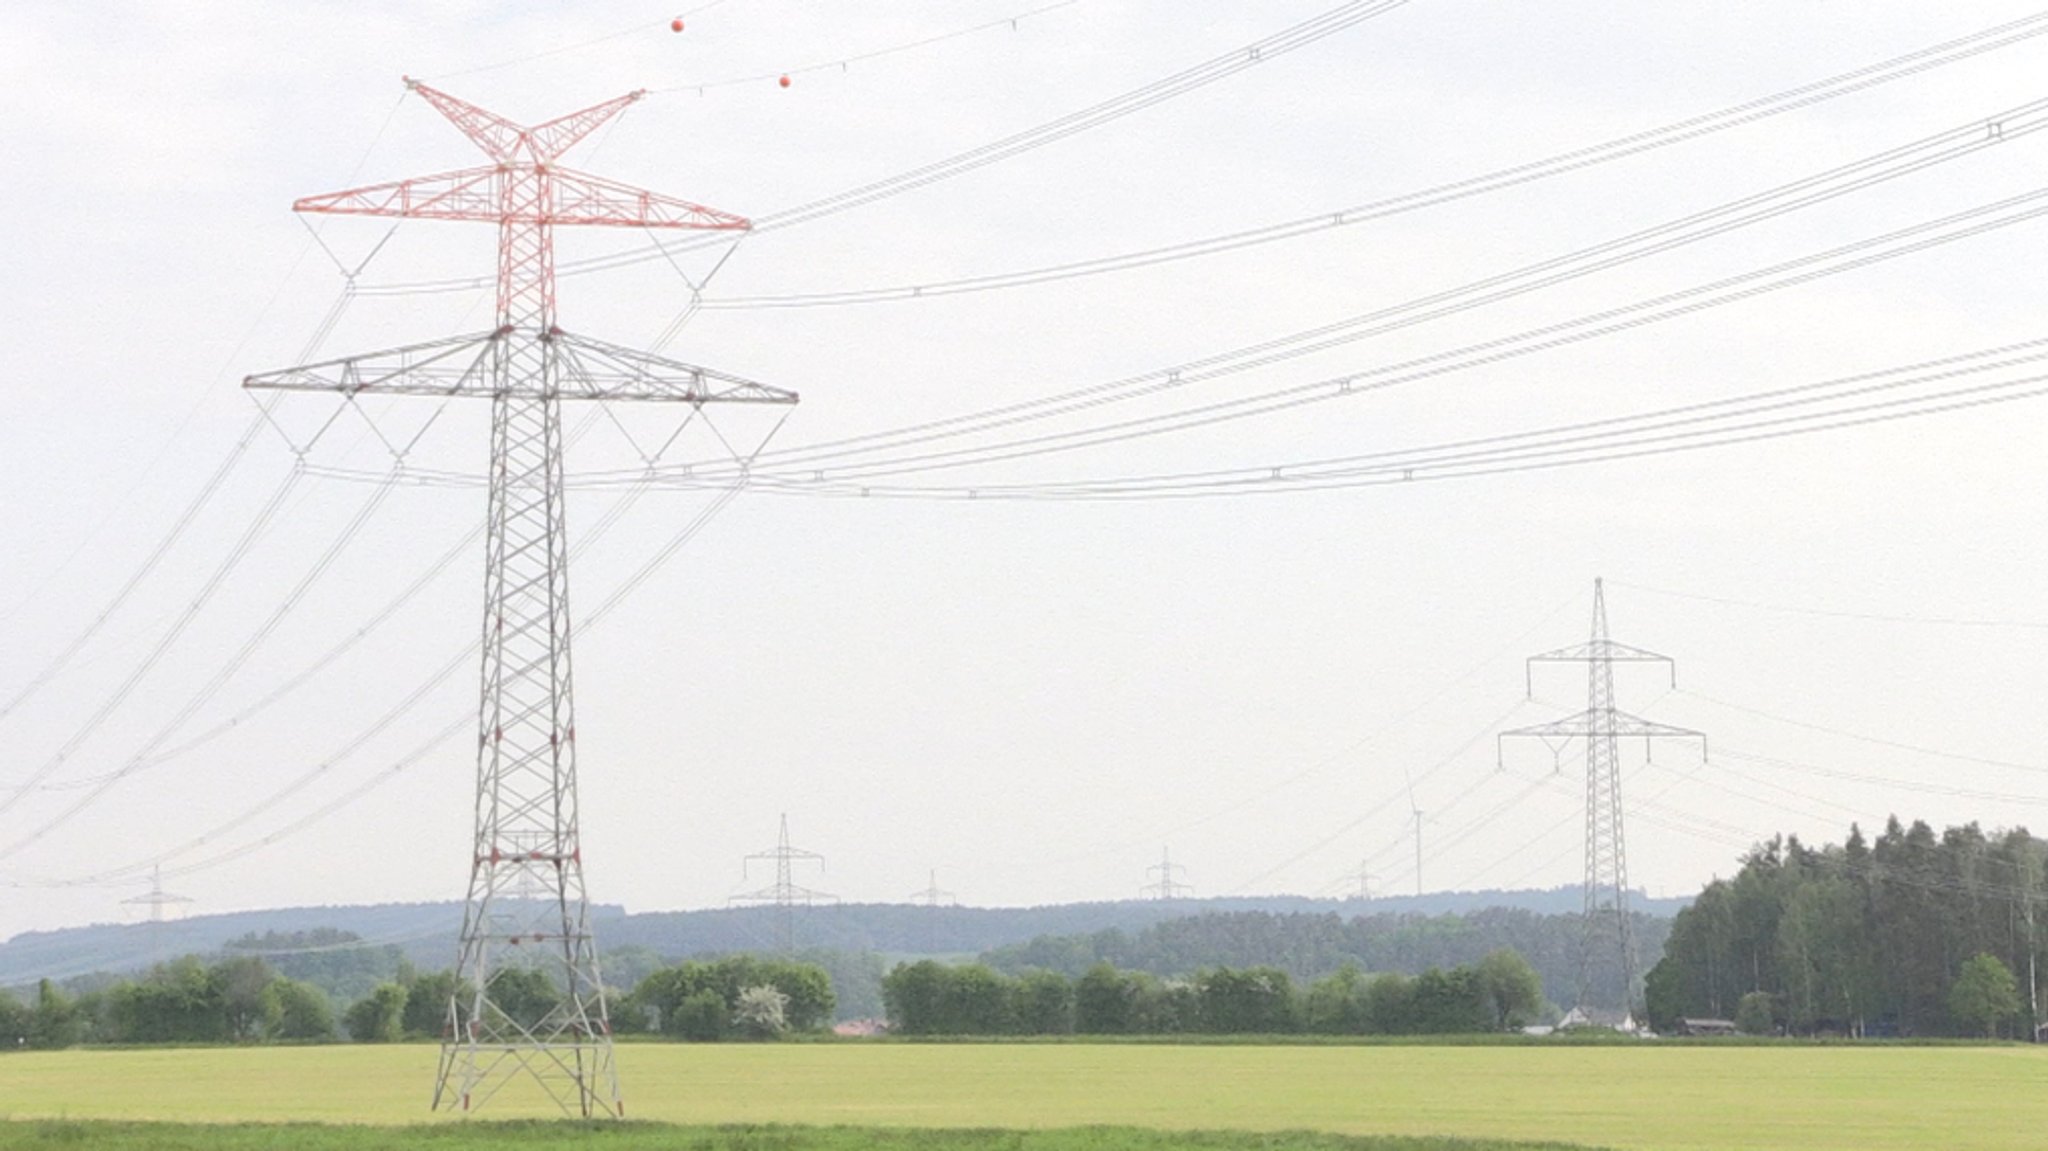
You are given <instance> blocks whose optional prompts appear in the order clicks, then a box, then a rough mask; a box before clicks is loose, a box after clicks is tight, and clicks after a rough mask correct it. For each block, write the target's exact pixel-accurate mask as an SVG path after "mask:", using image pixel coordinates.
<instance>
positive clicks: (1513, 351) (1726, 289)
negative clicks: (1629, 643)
mask: <svg viewBox="0 0 2048 1151" xmlns="http://www.w3.org/2000/svg"><path fill="white" fill-rule="evenodd" d="M2042 215H2048V189H2035V190H2033V191H2029V192H2026V193H2022V194H2020V195H2017V196H2010V197H2005V198H2002V199H2000V200H1996V201H1992V202H1990V203H1986V204H1981V205H1978V206H1977V207H1974V208H1969V209H1965V210H1963V211H1960V212H1955V213H1951V214H1949V215H1946V216H1942V217H1940V218H1937V219H1934V220H1928V221H1924V222H1922V223H1919V224H1914V225H1911V226H1909V227H1906V228H1901V229H1896V230H1894V231H1891V232H1887V233H1883V234H1881V235H1877V236H1871V237H1867V238H1865V239H1862V240H1858V241H1854V242H1852V243H1849V244H1845V245H1839V246H1837V247H1834V248H1830V249H1826V250H1824V251H1820V252H1814V253H1809V254H1808V255H1805V256H1800V257H1797V258H1794V259H1791V260H1785V261H1781V262H1778V263H1775V264H1772V265H1768V266H1766V267H1763V268H1758V269H1753V270H1751V271H1748V272H1743V273H1740V274H1737V275H1734V276H1728V277H1723V278H1721V279H1717V280H1713V281H1709V282H1706V283H1702V284H1697V285H1694V286H1692V287H1690V288H1685V289H1681V290H1679V291H1674V292H1668V293H1664V294H1661V295H1658V296H1654V297H1650V298H1647V299H1642V300H1638V301H1635V302H1633V303H1630V304H1625V305H1622V306H1619V307H1614V308H1607V309H1602V310H1600V311H1596V312H1591V313H1587V314H1584V315H1580V316H1577V317H1574V318H1572V319H1569V320H1564V321H1559V322H1555V323H1549V324H1544V325H1541V326H1538V327H1535V328H1529V329H1524V330H1522V331H1520V332H1516V333H1513V334H1510V335H1506V336H1499V337H1495V338H1492V339H1487V340H1482V341H1478V342H1475V343H1471V344H1466V345H1462V346H1460V347H1456V348H1452V349H1448V350H1445V351H1440V352H1435V353H1431V354H1428V355H1423V356H1417V357H1412V358H1409V359H1405V360H1400V361H1396V362H1393V363H1389V364H1384V365H1381V366H1378V367H1374V368H1370V369H1365V370H1362V371H1355V372H1349V373H1345V374H1342V375H1337V376H1330V377H1324V378H1322V379H1318V380H1314V381H1310V382H1306V383H1298V384H1292V385H1286V386H1282V387H1278V388H1272V389H1267V390H1264V391H1260V392H1256V393H1253V394H1250V395H1246V396H1240V397H1237V398H1233V399H1228V400H1219V401H1213V402H1208V403H1203V404H1198V405H1194V406H1190V407H1186V408H1181V409H1178V410H1174V411H1169V412H1164V413H1157V414H1153V415H1149V416H1138V417H1131V418H1128V419H1124V420H1119V421H1115V422H1109V423H1103V424H1097V425H1092V426H1088V427H1083V428H1078V429H1071V430H1067V431H1058V432H1046V433H1040V434H1036V435H1031V436H1025V437H1019V438H1016V439H1011V440H1006V441H1002V442H1000V443H997V444H994V445H982V446H972V447H961V448H949V449H942V450H933V451H928V452H922V453H917V454H913V455H908V456H902V457H896V458H890V459H882V460H877V461H872V462H867V463H853V464H840V465H836V466H834V467H831V468H829V469H809V470H811V471H812V475H811V476H810V481H811V482H812V483H814V484H815V483H816V482H817V480H818V473H819V472H821V471H822V473H823V475H825V476H826V477H828V478H830V479H833V480H837V481H840V482H842V483H858V482H860V481H862V480H872V479H874V478H876V477H880V476H900V475H905V474H909V473H913V472H925V471H934V470H941V469H951V468H958V467H963V466H967V465H970V464H971V465H986V464H990V463H1002V462H1009V461H1014V460H1019V459H1026V458H1032V457H1036V456H1042V455H1048V454H1055V453H1065V452H1071V451H1076V450H1081V449H1085V448H1096V447H1102V446H1105V445H1110V444H1122V443H1128V442H1131V441H1134V440H1138V439H1144V438H1149V437H1152V436H1157V435H1162V434H1167V433H1177V432H1185V431H1189V430H1193V429H1196V428H1202V427H1209V426H1214V425H1217V424H1221V423H1226V422H1230V421H1234V420H1239V419H1245V418H1249V417H1253V416H1260V415H1267V414H1271V413H1274V412H1280V411H1286V410H1289V409H1293V408H1298V407H1302V406H1304V405H1309V404H1316V403H1324V402H1328V401H1330V400H1335V399H1341V398H1348V397H1351V396H1354V395H1358V394H1362V393H1365V392H1370V391H1379V390H1383V389H1386V388H1390V387H1394V386H1397V385H1401V384H1408V383H1415V382H1419V381H1422V380H1428V379H1434V378H1436V377H1439V376H1444V375H1449V374H1453V373H1457V372H1463V371H1469V370H1471V369H1473V368H1478V367H1484V366H1489V365H1492V364H1497V363H1502V362H1505V361H1507V360H1511V359H1514V358H1517V357H1520V356H1524V355H1529V354H1532V353H1536V352H1544V351H1551V350H1555V349H1557V348H1561V347H1567V346H1570V345H1572V344H1577V343H1582V342H1585V341H1587V340H1591V339H1597V338H1600V337H1603V336H1608V335H1613V334H1616V333H1619V332H1625V331H1631V330H1634V329H1637V328H1641V327H1646V326H1649V325H1652V324H1656V323H1661V322H1663V321H1665V320H1669V319H1674V318H1678V317H1682V316H1687V315H1691V314H1693V313H1696V312H1699V311H1703V310H1706V309H1710V308H1716V307H1720V306H1723V305H1726V304H1730V303H1737V302H1741V301H1745V300H1749V299H1753V298H1756V297H1758V296H1762V295H1766V294H1769V293H1772V292H1777V291H1782V290H1784V289H1786V288H1792V287H1797V286H1800V285H1803V284H1806V283H1810V282H1813V281H1815V280H1819V279H1824V278H1826V277H1829V276H1834V275H1839V274H1841V273H1843V272H1849V271H1855V270H1858V269H1861V268H1864V267H1868V266H1871V265H1873V264H1877V263H1881V262H1884V261H1888V260H1893V259H1897V258H1900V257H1903V256H1907V255H1912V254H1915V253H1918V252H1922V251H1926V250H1929V249H1932V248H1936V247H1940V246H1943V245H1945V244H1949V243H1954V242H1956V241H1959V240H1964V239H1970V238H1973V237H1975V236H1979V235H1983V234H1986V233H1988V232H1991V231H1995V230H1997V229H1999V228H2004V227H2009V226H2012V225H2015V224H2019V223H2024V222H2027V221H2030V220H2033V219H2036V218H2038V217H2040V216H2042ZM1341 326H1342V325H1332V326H1329V327H1326V328H1323V329H1315V330H1313V331H1310V332H1305V333H1296V334H1295V335H1293V336H1289V337H1283V338H1282V339H1280V340H1276V341H1268V343H1267V344H1264V345H1257V346H1254V347H1252V348H1247V349H1239V350H1238V351H1235V352H1231V353H1226V354H1224V355H1223V356H1219V357H1211V358H1210V359H1208V360H1204V361H1197V362H1196V363H1198V364H1208V365H1211V366H1207V367H1202V368H1199V370H1189V371H1180V370H1174V371H1172V372H1170V373H1169V374H1167V375H1165V376H1161V375H1159V374H1157V373H1155V374H1153V375H1151V376H1147V377H1135V379H1139V380H1150V381H1151V386H1150V387H1149V388H1148V389H1146V391H1159V390H1163V389H1169V388H1180V387H1184V386H1186V385H1187V384H1190V383H1197V382H1203V381H1207V380H1209V379H1214V378H1219V377H1221V376H1226V375H1233V374H1236V373H1239V372H1244V371H1249V370H1252V369H1254V368H1260V367H1267V366H1271V365H1273V364H1277V363H1280V362H1284V361H1286V360H1291V359H1295V358H1298V357H1301V356H1305V355H1309V354H1311V353H1315V352H1321V351H1327V350H1330V349H1332V348H1336V347H1338V346H1341V345H1343V344H1348V343H1352V342H1355V341H1357V340H1361V339H1365V338H1367V337H1368V336H1369V335H1370V334H1372V330H1371V329H1366V330H1364V331H1343V332H1334V334H1329V335H1324V334H1323V333H1326V332H1333V329H1334V328H1336V327H1341ZM1267 349H1272V350H1267ZM1218 361H1227V362H1218ZM1132 394H1134V395H1137V394H1145V392H1144V391H1140V392H1133V393H1132ZM1100 402H1105V401H1101V400H1091V401H1085V402H1083V403H1082V404H1081V405H1080V406H1078V407H1070V408H1067V409H1062V410H1061V411H1060V412H1054V413H1050V414H1064V413H1065V412H1067V411H1076V410H1081V408H1082V407H1092V406H1095V405H1096V404H1097V403H1100ZM1029 418H1030V419H1034V420H1035V419H1041V418H1045V417H1044V416H1041V415H1033V416H1031V417H1029ZM977 430H986V429H977ZM816 462H817V461H815V460H802V459H788V458H782V459H774V460H769V461H767V466H768V468H770V469H775V468H783V469H785V472H784V475H785V476H786V477H788V478H795V476H794V475H792V473H800V472H802V471H804V470H806V465H808V464H813V463H816Z"/></svg>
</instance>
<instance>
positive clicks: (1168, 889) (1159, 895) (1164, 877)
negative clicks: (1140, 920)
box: [1138, 847, 1195, 899]
mask: <svg viewBox="0 0 2048 1151" xmlns="http://www.w3.org/2000/svg"><path fill="white" fill-rule="evenodd" d="M1186 871H1187V868H1185V867H1182V866H1181V865H1180V864H1178V863H1175V862H1174V861H1173V849H1172V848H1166V847H1162V848H1160V849H1159V862H1158V863H1155V864H1153V865H1152V866H1150V867H1148V868H1146V869H1145V874H1146V875H1147V876H1150V875H1152V874H1153V873H1155V872H1156V873H1158V875H1159V880H1158V882H1156V883H1148V884H1146V885H1145V886H1143V887H1141V888H1139V889H1138V894H1140V895H1146V896H1150V897H1152V898H1153V899H1178V898H1180V897H1181V896H1183V895H1188V894H1191V893H1193V891H1194V890H1195V885H1194V884H1192V883H1182V882H1180V881H1179V880H1177V879H1175V878H1174V877H1173V876H1174V873H1175V872H1181V873H1185V872H1186Z"/></svg>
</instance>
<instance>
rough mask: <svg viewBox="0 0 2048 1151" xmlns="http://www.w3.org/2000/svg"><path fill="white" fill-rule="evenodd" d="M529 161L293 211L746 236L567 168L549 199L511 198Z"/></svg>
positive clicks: (375, 188) (310, 202)
mask: <svg viewBox="0 0 2048 1151" xmlns="http://www.w3.org/2000/svg"><path fill="white" fill-rule="evenodd" d="M537 170H538V169H537V168H536V166H535V165H532V164H497V165H487V166H484V167H478V168H461V169H458V170H456V171H453V172H437V173H435V174H434V175H431V176H414V177H412V178H410V179H406V180H391V181H388V182H386V183H382V184H366V185H364V186H363V187H360V188H349V189H347V190H345V191H340V192H326V193H323V194H321V195H318V196H305V197H302V198H300V199H298V200H295V201H293V202H292V210H293V211H294V212H307V213H312V214H316V215H332V216H390V217H397V218H399V219H406V220H476V221H481V222H485V223H491V224H499V225H504V224H508V223H510V224H547V225H565V226H567V225H574V226H581V227H599V228H664V229H678V228H683V229H692V230H696V231H716V232H744V231H746V230H748V229H749V228H751V227H753V224H752V222H751V221H749V220H748V219H747V218H746V217H745V216H736V215H734V214H732V213H731V212H721V211H719V210H718V209H717V208H707V207H705V206H704V205H702V204H698V203H694V202H692V201H689V200H684V199H681V198H680V197H676V196H665V195H662V194H661V193H660V192H651V191H649V190H647V189H645V188H637V187H634V186H633V185H631V184H624V183H620V182H619V181H617V180H607V179H605V178H604V177H602V176H593V175H590V174H589V173H587V172H577V171H572V170H570V169H568V168H556V167H549V168H547V169H546V174H547V178H548V184H549V190H550V195H548V196H547V197H514V196H508V195H507V194H506V189H507V186H508V185H510V184H512V183H513V182H515V181H518V180H522V179H529V178H531V175H532V174H533V173H534V172H535V171H537Z"/></svg>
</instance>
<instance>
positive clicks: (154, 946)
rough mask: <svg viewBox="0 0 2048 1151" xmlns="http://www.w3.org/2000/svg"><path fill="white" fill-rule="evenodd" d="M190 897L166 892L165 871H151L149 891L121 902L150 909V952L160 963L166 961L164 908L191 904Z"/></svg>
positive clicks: (161, 869) (154, 869)
mask: <svg viewBox="0 0 2048 1151" xmlns="http://www.w3.org/2000/svg"><path fill="white" fill-rule="evenodd" d="M190 902H192V897H191V896H189V895H173V894H171V893H170V892H168V891H165V890H164V869H163V868H161V867H152V868H150V869H149V890H148V891H145V892H143V893H142V894H141V895H131V896H129V897H128V898H126V899H124V900H122V901H121V903H122V905H123V906H142V907H147V908H149V927H148V931H149V952H150V955H151V956H152V957H153V958H154V959H155V960H156V961H157V962H158V963H162V962H163V961H164V908H166V907H170V906H172V905H174V904H180V903H190Z"/></svg>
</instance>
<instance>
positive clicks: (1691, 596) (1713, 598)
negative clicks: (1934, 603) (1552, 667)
mask: <svg viewBox="0 0 2048 1151" xmlns="http://www.w3.org/2000/svg"><path fill="white" fill-rule="evenodd" d="M1614 586H1616V587H1625V588H1628V589H1630V590H1631V591H1640V592H1648V593H1649V594H1651V595H1661V596H1667V597H1669V598H1671V599H1684V600H1692V601H1694V602H1696V603H1711V604H1719V605H1721V606H1722V607H1741V608H1751V609H1754V610H1756V611H1767V612H1777V613H1780V614H1783V615H1805V616H1818V617H1821V618H1824V619H1852V620H1863V621H1867V622H1871V623H1902V624H1924V625H1928V626H1932V627H1971V628H2014V629H2024V630H2028V631H2041V630H2048V621H2042V620H2028V619H1985V618H1968V617H1962V616H1925V615H1904V614H1899V613H1896V612H1864V611H1844V610H1841V609H1838V608H1823V607H1804V606H1797V605H1793V604H1777V603H1763V602H1760V601H1757V600H1747V599H1731V598H1729V597H1727V596H1717V595H1706V594H1704V593H1701V592H1688V591H1674V590H1672V589H1670V588H1655V587H1649V586H1646V585H1643V584H1632V583H1623V582H1622V581H1620V580H1616V581H1614Z"/></svg>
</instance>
